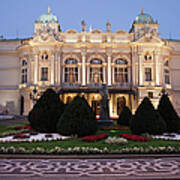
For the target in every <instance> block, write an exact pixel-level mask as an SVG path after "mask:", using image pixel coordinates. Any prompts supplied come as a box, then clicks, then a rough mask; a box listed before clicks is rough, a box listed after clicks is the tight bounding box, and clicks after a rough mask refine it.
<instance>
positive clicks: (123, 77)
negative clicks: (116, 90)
mask: <svg viewBox="0 0 180 180" xmlns="http://www.w3.org/2000/svg"><path fill="white" fill-rule="evenodd" d="M127 65H128V62H127V61H126V60H123V59H118V60H116V61H115V67H114V81H115V83H119V84H123V83H127V82H128V67H127Z"/></svg>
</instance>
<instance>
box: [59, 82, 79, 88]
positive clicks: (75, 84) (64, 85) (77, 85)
mask: <svg viewBox="0 0 180 180" xmlns="http://www.w3.org/2000/svg"><path fill="white" fill-rule="evenodd" d="M62 87H63V88H71V89H74V88H79V87H80V85H79V84H78V83H63V84H62Z"/></svg>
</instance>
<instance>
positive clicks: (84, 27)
mask: <svg viewBox="0 0 180 180" xmlns="http://www.w3.org/2000/svg"><path fill="white" fill-rule="evenodd" d="M81 25H82V32H85V31H86V23H85V21H84V20H82V21H81Z"/></svg>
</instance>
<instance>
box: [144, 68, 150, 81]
mask: <svg viewBox="0 0 180 180" xmlns="http://www.w3.org/2000/svg"><path fill="white" fill-rule="evenodd" d="M145 81H152V72H151V68H145Z"/></svg>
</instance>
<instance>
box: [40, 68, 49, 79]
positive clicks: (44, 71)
mask: <svg viewBox="0 0 180 180" xmlns="http://www.w3.org/2000/svg"><path fill="white" fill-rule="evenodd" d="M41 81H48V68H47V67H43V68H41Z"/></svg>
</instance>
